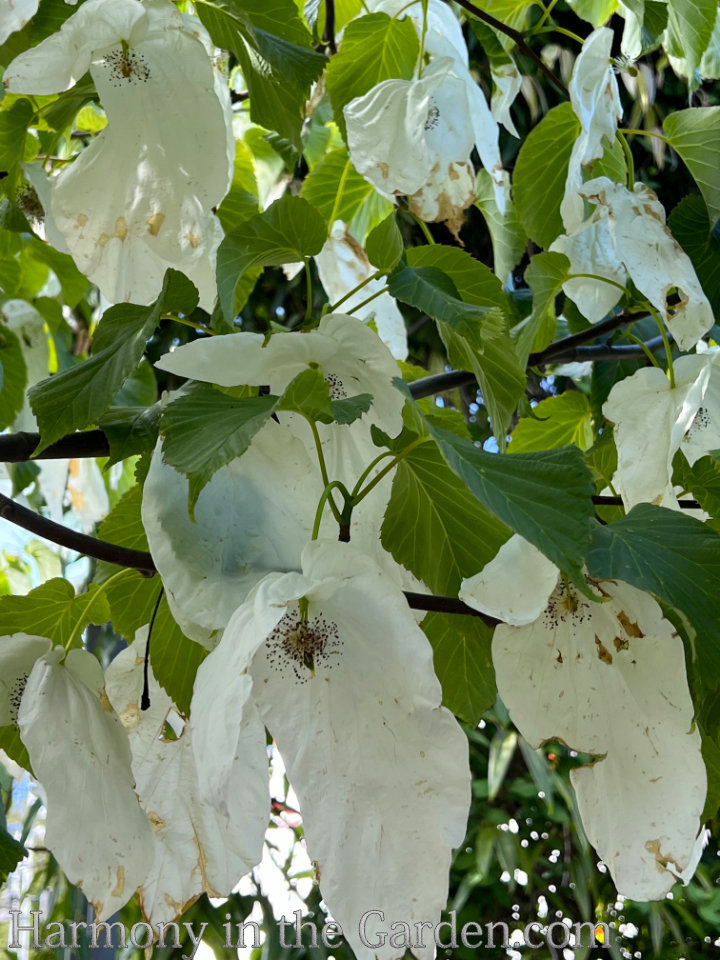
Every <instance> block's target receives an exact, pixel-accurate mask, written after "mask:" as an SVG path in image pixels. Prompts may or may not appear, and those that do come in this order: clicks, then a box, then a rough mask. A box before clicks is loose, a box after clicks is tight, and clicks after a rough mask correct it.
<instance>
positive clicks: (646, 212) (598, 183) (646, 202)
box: [551, 177, 714, 350]
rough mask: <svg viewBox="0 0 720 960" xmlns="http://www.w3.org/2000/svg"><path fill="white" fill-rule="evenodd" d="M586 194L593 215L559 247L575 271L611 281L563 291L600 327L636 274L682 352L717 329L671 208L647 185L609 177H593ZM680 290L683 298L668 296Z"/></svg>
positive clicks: (573, 284) (583, 282)
mask: <svg viewBox="0 0 720 960" xmlns="http://www.w3.org/2000/svg"><path fill="white" fill-rule="evenodd" d="M580 195H581V196H582V197H584V198H585V199H586V200H588V201H589V202H590V203H592V204H595V210H594V212H593V214H592V216H591V217H590V218H589V219H588V220H586V221H585V222H584V223H582V224H580V226H578V227H577V228H576V229H575V230H573V231H571V232H570V233H569V235H568V236H566V237H559V238H558V240H556V241H555V243H554V244H553V245H552V247H551V249H552V250H559V251H560V252H561V253H565V254H566V255H567V257H568V258H569V260H570V270H571V272H572V273H594V274H600V276H603V277H606V278H608V279H609V280H611V281H612V283H606V282H605V281H602V280H593V279H589V278H583V279H578V280H570V281H568V282H567V283H566V284H564V286H563V289H564V290H565V292H566V293H567V295H568V296H569V297H571V299H573V300H575V302H576V303H577V304H578V307H579V308H580V310H581V311H582V312H583V313H584V314H585V316H587V317H588V319H590V320H592V321H593V322H595V321H597V320H599V319H602V316H604V315H605V313H607V312H608V310H610V309H612V307H613V306H614V305H615V304H616V303H617V302H618V301H619V300H620V297H621V296H622V294H623V288H624V286H625V282H626V275H627V274H629V275H630V277H631V278H632V280H633V283H634V284H635V286H636V287H637V288H638V290H639V291H640V292H641V293H642V294H644V296H646V297H647V299H648V300H649V302H650V303H651V304H652V305H653V307H655V309H656V310H657V311H658V313H659V314H660V316H661V317H662V319H663V320H664V321H665V324H666V326H667V328H668V330H669V331H670V333H672V335H673V337H674V338H675V340H676V342H677V344H678V346H679V347H680V349H681V350H689V349H690V348H691V347H693V346H695V344H696V343H697V341H698V340H699V339H700V338H701V337H702V335H703V334H704V333H706V332H707V331H708V330H709V329H710V328H711V327H712V325H713V322H714V321H713V313H712V308H711V306H710V303H709V301H708V299H707V297H706V295H705V293H704V291H703V289H702V287H701V286H700V281H699V280H698V278H697V275H696V273H695V268H694V267H693V265H692V262H691V261H690V258H689V257H688V255H687V254H686V253H685V251H684V250H683V249H682V247H681V246H680V245H679V244H678V242H677V241H676V240H675V238H674V237H673V236H672V234H671V233H670V231H669V230H668V228H667V227H666V225H665V209H664V208H663V206H662V204H661V203H660V202H659V200H658V198H657V196H656V195H655V194H654V193H653V191H652V190H650V188H649V187H646V186H645V185H644V184H642V183H636V184H635V188H634V190H632V191H630V190H628V188H627V187H625V186H623V185H622V184H619V183H613V181H612V180H610V179H608V178H607V177H598V178H596V179H595V180H589V181H588V182H587V183H585V184H584V185H583V187H582V189H581V190H580ZM675 289H677V293H678V301H677V302H676V303H671V302H669V300H668V297H669V295H670V294H671V293H672V292H673V291H674V290H675Z"/></svg>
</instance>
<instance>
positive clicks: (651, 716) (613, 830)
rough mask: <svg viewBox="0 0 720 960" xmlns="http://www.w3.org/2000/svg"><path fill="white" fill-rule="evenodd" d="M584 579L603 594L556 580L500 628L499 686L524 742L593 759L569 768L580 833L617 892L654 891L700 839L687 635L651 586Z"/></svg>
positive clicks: (693, 862)
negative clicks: (534, 604) (531, 613)
mask: <svg viewBox="0 0 720 960" xmlns="http://www.w3.org/2000/svg"><path fill="white" fill-rule="evenodd" d="M592 586H593V589H594V591H595V592H596V593H597V595H598V596H602V597H603V599H604V601H605V602H602V603H593V602H591V601H589V600H587V599H586V598H584V597H581V596H579V595H577V594H575V592H574V591H573V590H572V588H570V589H568V588H567V587H566V585H565V584H564V583H563V582H562V581H560V582H559V583H558V586H557V587H556V589H555V591H554V592H553V593H552V595H551V597H550V600H549V602H548V605H547V607H546V608H545V610H544V611H543V612H542V613H541V615H540V617H539V618H538V619H537V620H535V621H534V622H533V623H531V624H529V625H527V626H523V627H512V626H506V625H504V624H500V626H498V627H497V628H496V630H495V634H494V637H493V647H492V655H493V664H494V666H495V676H496V678H497V684H498V691H499V692H500V696H501V697H502V699H503V702H504V703H505V705H506V706H507V708H508V710H509V712H510V716H511V717H512V720H513V723H514V724H515V725H516V726H517V728H518V730H519V731H520V732H521V733H522V735H523V736H524V737H525V738H526V739H527V740H528V742H529V743H530V744H531V745H532V746H534V747H538V746H540V745H541V744H542V743H544V742H545V741H547V740H552V739H560V740H562V741H563V742H564V743H566V744H567V745H568V746H570V747H572V748H573V749H575V750H578V751H580V752H582V753H589V754H594V755H595V756H596V757H598V758H599V759H598V760H596V761H595V762H594V763H593V764H590V765H588V766H583V767H579V768H576V769H574V770H572V772H571V774H570V779H571V781H572V784H573V787H574V788H575V794H576V796H577V800H578V809H579V811H580V816H581V818H582V822H583V826H584V827H585V831H586V833H587V835H588V839H589V840H590V842H591V843H592V845H593V846H594V847H595V849H596V850H597V852H598V854H599V855H600V857H601V858H602V860H603V861H604V862H605V863H606V864H607V866H608V868H609V870H610V873H611V875H612V877H613V880H614V882H615V886H616V887H617V889H618V892H619V893H620V894H621V895H623V896H626V897H630V898H632V899H633V900H659V899H662V898H663V897H664V896H665V894H666V893H667V892H668V891H669V890H670V888H671V887H672V886H673V884H674V883H675V882H676V881H677V879H683V880H684V881H685V882H687V881H688V880H689V879H690V877H691V876H692V874H693V872H694V871H695V868H696V866H697V863H698V860H699V858H700V854H701V852H702V846H703V831H702V830H701V826H702V824H701V820H700V817H701V815H702V811H703V807H704V804H705V795H706V791H707V776H706V772H705V765H704V763H703V759H702V753H701V742H700V734H699V732H698V730H697V727H695V726H694V722H693V715H694V710H693V704H692V700H691V698H690V692H689V690H688V685H687V679H686V674H685V656H684V651H683V645H682V641H681V640H680V637H679V636H678V634H677V633H676V632H675V630H674V629H673V627H672V625H671V624H670V623H669V621H667V620H665V619H663V616H662V612H661V610H660V608H659V606H658V605H657V603H656V602H655V600H653V598H652V597H650V596H649V595H648V594H646V593H642V592H641V591H639V590H636V589H635V588H634V587H631V586H629V585H628V584H626V583H621V582H618V581H607V580H606V581H600V582H598V583H597V584H592Z"/></svg>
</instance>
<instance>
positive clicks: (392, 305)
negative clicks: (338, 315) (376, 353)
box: [315, 220, 408, 360]
mask: <svg viewBox="0 0 720 960" xmlns="http://www.w3.org/2000/svg"><path fill="white" fill-rule="evenodd" d="M315 264H316V266H317V269H318V276H319V277H320V283H322V285H323V288H324V290H325V293H326V294H327V296H328V300H329V301H330V303H335V302H337V301H338V300H340V299H341V298H342V297H344V296H345V295H346V294H347V293H349V292H350V290H353V289H354V288H355V287H356V286H358V284H360V283H362V282H363V281H364V280H367V278H368V277H371V276H372V275H373V273H375V270H374V268H373V267H372V266H371V265H370V262H369V261H368V258H367V255H366V253H365V251H364V250H363V248H362V247H361V246H360V244H359V243H357V241H356V240H355V239H354V238H353V237H352V236H351V235H350V233H349V231H348V229H347V227H346V225H345V224H344V223H343V222H342V220H336V221H335V223H334V224H333V225H332V229H331V230H330V236H329V237H328V239H327V241H326V243H325V246H324V247H323V248H322V250H321V251H320V253H319V254H318V255H317V256H316V257H315ZM384 286H385V281H384V280H383V279H380V278H379V279H377V280H370V281H369V282H368V283H366V284H365V286H364V287H362V289H360V290H358V292H357V293H356V294H353V296H352V297H350V299H349V300H346V301H345V303H343V305H342V308H343V310H344V311H345V313H348V314H352V315H353V316H354V317H357V319H358V320H364V321H369V320H372V321H373V322H374V323H375V327H376V328H377V332H378V336H379V337H380V339H381V340H382V342H383V343H384V344H385V345H386V346H387V348H388V349H389V350H390V353H392V355H393V357H395V359H396V360H405V359H407V354H408V345H407V331H406V329H405V321H404V320H403V316H402V314H401V313H400V310H399V308H398V305H397V303H396V302H395V300H394V299H393V297H391V296H390V294H389V293H383V294H381V295H380V296H379V297H378V298H377V299H376V300H372V301H371V302H370V303H368V304H366V305H365V306H364V307H360V308H359V309H355V304H359V303H362V302H363V300H365V299H367V297H370V296H372V295H373V294H374V293H379V291H380V290H382V289H383V287H384Z"/></svg>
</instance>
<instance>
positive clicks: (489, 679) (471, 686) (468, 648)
mask: <svg viewBox="0 0 720 960" xmlns="http://www.w3.org/2000/svg"><path fill="white" fill-rule="evenodd" d="M422 628H423V630H424V631H425V634H426V636H427V638H428V640H429V641H430V643H431V645H432V648H433V661H434V663H435V673H436V674H437V678H438V680H439V681H440V685H441V686H442V693H443V699H442V702H443V705H444V706H446V707H447V708H448V710H452V712H453V713H454V714H455V715H456V716H457V717H459V718H460V719H461V720H464V721H465V723H469V724H470V725H471V726H473V727H476V726H477V724H478V723H479V722H480V719H481V717H482V715H483V713H485V711H486V710H489V709H490V707H492V706H493V704H494V703H495V700H496V699H497V687H496V686H495V670H494V669H493V664H492V654H491V645H492V635H493V631H492V630H491V629H490V627H488V626H487V625H486V624H484V623H483V622H482V620H481V619H480V618H479V617H466V616H462V615H458V614H456V613H453V614H449V613H429V614H428V615H427V616H426V617H425V619H424V620H423V622H422Z"/></svg>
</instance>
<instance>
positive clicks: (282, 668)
mask: <svg viewBox="0 0 720 960" xmlns="http://www.w3.org/2000/svg"><path fill="white" fill-rule="evenodd" d="M302 569H303V573H302V575H301V574H285V575H282V574H271V575H269V576H268V577H266V578H265V579H264V580H263V581H262V582H261V583H260V584H259V585H258V587H257V588H256V590H255V592H254V593H253V594H252V596H250V597H249V598H248V600H247V601H246V602H245V603H244V604H243V605H242V606H241V607H240V608H239V609H238V610H237V611H236V613H235V614H234V615H233V617H232V618H231V620H230V623H229V624H228V626H227V628H226V630H225V633H224V634H223V638H222V640H221V641H220V644H219V645H218V646H217V648H216V649H215V650H214V651H213V652H212V653H211V654H210V655H209V656H208V657H207V658H206V660H205V661H204V662H203V664H202V665H201V667H200V669H199V671H198V674H197V679H196V682H195V691H194V694H193V702H192V708H191V715H192V718H193V719H192V722H193V724H194V725H195V726H194V737H193V745H194V748H195V751H196V758H197V763H198V768H199V770H200V772H201V776H202V777H203V780H204V781H205V782H206V783H207V785H208V790H209V793H210V795H211V796H213V795H214V793H215V791H217V790H221V789H222V788H223V785H224V783H225V780H226V777H227V758H228V757H232V756H234V755H235V753H236V751H237V749H238V737H239V734H240V732H241V730H242V729H243V724H244V720H245V716H246V711H247V708H248V705H249V704H253V703H254V704H255V705H256V706H257V708H258V710H259V712H260V716H261V719H262V721H263V722H264V724H265V726H266V727H267V728H268V730H269V731H270V733H271V734H272V736H273V737H274V738H275V741H276V743H277V745H278V748H279V750H280V752H281V754H282V756H283V758H284V760H285V764H286V767H287V773H288V777H289V779H290V782H291V784H292V786H293V788H294V789H295V792H296V793H297V796H298V798H299V801H300V808H301V812H302V815H303V824H304V831H305V840H306V843H307V848H308V853H309V855H310V857H311V858H312V859H313V861H314V862H315V865H316V870H317V876H318V882H319V885H320V890H321V892H322V895H323V899H324V900H325V902H326V903H327V905H328V908H329V910H330V912H331V914H332V916H333V917H334V918H335V919H336V920H337V921H338V922H339V924H340V925H341V927H342V929H343V931H344V934H345V936H346V938H347V940H348V942H349V943H350V945H351V947H352V948H353V950H354V951H355V955H356V956H357V957H358V958H359V960H366V958H367V960H374V958H380V960H394V958H399V957H401V956H402V955H403V953H404V948H402V947H401V948H398V947H393V946H391V945H390V944H389V943H387V944H385V945H384V946H381V947H378V948H374V949H370V948H368V947H367V946H365V945H364V944H362V942H361V941H360V939H359V936H358V926H359V921H360V917H361V916H362V914H363V913H365V912H366V911H368V910H381V911H383V912H384V914H385V917H386V920H387V919H388V918H397V919H402V920H405V921H407V922H408V923H410V925H411V927H410V929H411V931H414V929H415V928H414V927H413V924H414V923H415V922H417V921H420V920H425V921H430V922H431V923H435V922H437V920H438V919H439V916H440V911H441V910H442V908H443V907H444V905H445V901H446V898H447V891H448V869H449V866H450V857H451V851H452V848H453V847H456V846H458V845H459V844H460V843H461V842H462V839H463V837H464V834H465V828H466V821H467V815H468V809H469V801H470V776H469V769H468V756H467V742H466V740H465V737H464V735H463V734H462V731H461V729H460V727H459V725H458V724H457V722H456V720H455V719H454V717H453V716H452V714H450V713H449V711H447V710H446V709H445V708H443V707H441V705H440V703H441V690H440V685H439V683H438V680H437V678H436V677H435V674H434V671H433V660H432V650H431V648H430V644H429V643H428V641H427V638H426V637H425V635H424V634H423V633H422V631H421V630H420V628H419V627H418V625H417V623H416V622H415V620H414V618H413V616H412V614H411V612H410V610H409V609H408V606H407V602H406V601H405V598H404V597H403V595H402V593H401V592H400V591H399V589H398V588H397V587H396V586H395V585H394V584H393V583H392V582H390V581H389V580H388V579H387V578H386V577H385V576H384V575H383V574H382V573H381V571H380V570H379V569H378V568H377V566H376V565H375V564H374V563H373V562H372V561H371V560H370V558H368V557H366V556H364V555H363V554H362V553H360V552H359V551H358V550H356V549H355V548H354V547H353V545H352V544H339V543H337V542H332V541H314V542H313V543H311V544H309V545H308V546H307V547H306V549H305V550H304V551H303V557H302ZM303 596H304V597H305V598H306V599H307V610H306V614H307V616H306V619H303V617H302V615H301V614H300V608H299V605H298V600H299V598H301V597H303ZM408 864H412V866H413V875H414V880H413V883H412V884H408V882H407V868H408ZM376 919H377V918H376ZM381 927H382V925H380V928H381ZM377 929H378V926H377V924H375V925H373V924H370V923H369V924H368V928H367V933H368V938H370V937H371V936H374V934H375V931H376V930H377ZM430 940H431V938H430ZM414 952H415V953H416V955H417V956H418V957H427V958H428V960H429V958H431V957H432V956H433V954H434V944H433V943H432V942H428V939H426V940H425V947H424V948H421V947H417V948H415V950H414Z"/></svg>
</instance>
